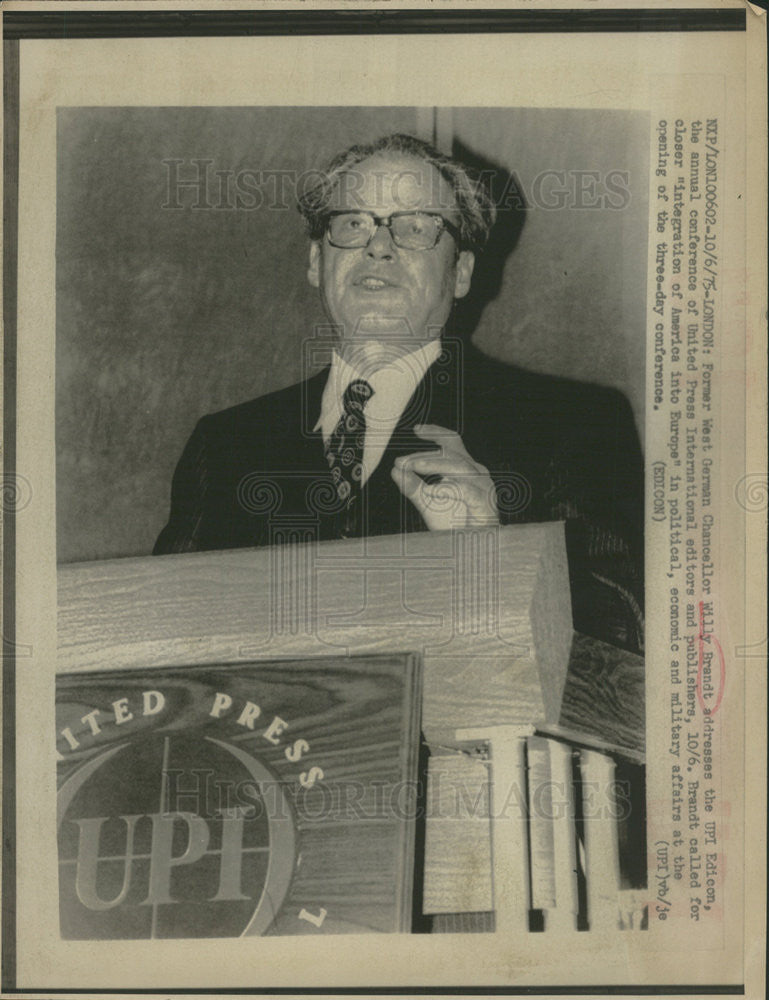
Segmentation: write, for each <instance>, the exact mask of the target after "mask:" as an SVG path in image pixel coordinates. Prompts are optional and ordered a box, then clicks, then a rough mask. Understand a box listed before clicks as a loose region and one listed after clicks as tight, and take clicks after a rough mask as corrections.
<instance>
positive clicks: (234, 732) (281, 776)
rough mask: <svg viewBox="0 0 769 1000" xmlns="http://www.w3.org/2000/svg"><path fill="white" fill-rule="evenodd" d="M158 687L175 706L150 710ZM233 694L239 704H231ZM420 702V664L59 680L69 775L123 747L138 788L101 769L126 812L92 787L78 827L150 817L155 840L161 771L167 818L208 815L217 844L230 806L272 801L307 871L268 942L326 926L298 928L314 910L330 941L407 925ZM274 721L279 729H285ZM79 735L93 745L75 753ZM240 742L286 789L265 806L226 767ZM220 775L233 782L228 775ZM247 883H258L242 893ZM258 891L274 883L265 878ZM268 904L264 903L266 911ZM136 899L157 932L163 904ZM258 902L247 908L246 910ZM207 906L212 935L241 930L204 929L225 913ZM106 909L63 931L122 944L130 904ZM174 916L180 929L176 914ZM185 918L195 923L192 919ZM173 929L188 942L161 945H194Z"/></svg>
mask: <svg viewBox="0 0 769 1000" xmlns="http://www.w3.org/2000/svg"><path fill="white" fill-rule="evenodd" d="M148 690H151V691H157V692H160V693H161V694H162V699H163V701H162V706H161V709H160V710H159V711H157V712H155V713H150V714H146V713H145V712H144V711H143V709H144V707H145V702H144V699H143V692H145V691H148ZM223 695H226V698H227V699H231V702H230V703H229V704H228V703H227V701H226V700H225V699H223V698H222V696H223ZM217 699H219V701H218V703H219V706H220V707H219V708H218V709H217V707H216V706H217ZM420 700H421V671H420V669H419V664H418V661H417V658H416V657H414V656H411V655H394V654H393V655H384V656H363V657H359V658H353V659H350V658H345V657H326V658H323V659H316V660H312V661H301V660H300V661H281V662H274V661H271V662H270V661H268V662H264V663H242V664H238V665H235V666H233V665H221V666H195V667H191V666H186V667H181V668H180V667H176V668H168V669H165V670H153V671H147V670H128V671H122V670H121V671H120V672H119V673H116V672H115V671H112V670H109V671H97V672H95V673H88V674H85V673H80V674H69V675H60V676H59V678H58V685H57V734H58V749H59V752H60V754H61V757H62V760H61V761H60V764H59V779H60V782H64V781H66V779H67V778H68V777H69V776H70V775H72V774H76V773H77V771H78V769H79V768H80V767H81V766H82V765H83V764H84V763H85V762H87V761H89V760H92V759H94V758H98V757H99V756H100V755H101V754H102V753H103V752H104V751H105V750H108V749H110V748H112V747H114V748H122V750H121V754H120V756H119V757H115V761H117V762H119V761H120V760H122V761H123V763H122V764H120V763H118V766H119V767H121V768H122V770H121V772H120V773H121V774H122V775H123V780H124V782H125V787H124V788H121V789H120V790H119V791H118V792H117V793H115V792H114V791H112V790H111V788H110V785H109V780H108V777H109V776H107V777H106V778H105V777H103V776H102V777H101V779H100V780H101V785H100V786H99V787H101V789H102V793H103V794H105V795H106V796H107V801H108V802H112V803H113V805H114V804H115V803H116V804H117V812H116V813H113V812H110V809H109V808H108V807H107V806H105V804H104V802H103V801H102V799H100V798H99V792H98V788H96V789H93V790H92V789H90V787H89V791H88V794H87V795H86V797H85V798H82V793H81V800H79V801H78V803H77V806H78V807H79V809H80V810H81V811H78V809H77V808H76V810H75V816H76V818H78V819H79V818H80V816H82V815H98V816H101V815H106V816H110V815H113V814H114V815H122V814H123V813H136V814H139V815H142V819H141V820H140V821H139V826H138V827H137V829H138V830H140V831H141V830H142V829H144V828H143V827H142V826H141V824H142V823H144V827H147V826H148V824H149V822H150V818H151V817H150V815H147V816H146V818H144V814H151V813H153V812H155V811H156V809H157V805H158V794H159V793H158V792H157V790H156V789H154V785H153V782H155V781H157V782H158V783H159V782H160V781H161V777H162V781H163V782H165V785H163V786H162V787H164V788H165V789H166V792H165V795H167V796H170V797H169V798H168V800H167V801H166V802H165V803H164V804H163V807H162V808H163V811H168V812H170V813H172V814H174V813H177V812H179V811H182V812H184V811H190V812H191V813H192V814H194V815H195V816H202V817H203V819H204V820H205V821H206V822H207V823H208V824H209V826H210V827H211V830H212V837H214V838H215V837H216V836H217V829H218V826H217V823H218V822H219V820H218V818H217V817H219V816H220V815H221V812H222V810H223V809H227V810H232V809H236V810H237V809H251V810H253V808H254V802H263V803H264V806H263V808H264V809H265V810H266V816H268V817H272V816H273V815H274V816H275V817H276V818H278V819H279V820H282V819H283V817H284V816H287V815H288V814H289V813H290V816H291V820H292V822H293V827H294V829H295V831H296V833H295V836H296V860H295V867H294V874H293V878H292V881H291V886H290V889H288V895H287V896H286V899H285V902H284V903H283V905H282V907H281V909H280V913H279V915H278V917H277V919H276V920H274V922H273V923H272V924H271V925H270V927H269V933H271V934H306V933H318V930H319V929H318V928H316V927H315V926H314V925H313V924H312V923H311V922H308V921H307V920H303V919H300V917H299V913H300V911H301V910H302V908H303V907H307V908H308V909H311V910H312V912H314V913H317V912H319V911H320V909H321V908H324V909H326V911H327V920H326V921H324V923H323V927H322V932H323V933H349V932H356V931H357V932H365V931H380V932H381V931H390V932H397V931H401V932H402V931H408V930H409V929H410V927H411V902H412V885H413V866H414V813H413V811H412V812H411V813H409V811H408V807H409V805H410V803H409V795H408V793H409V792H411V793H412V796H413V795H414V793H415V789H416V782H417V762H418V756H419V706H420ZM116 702H117V703H118V706H119V708H118V714H119V715H121V716H122V718H121V720H120V721H118V716H116V709H115V703H116ZM156 702H158V703H159V699H157V698H156ZM249 703H250V705H251V706H258V712H259V714H258V716H256V717H254V718H252V719H251V720H250V721H249V720H248V718H246V720H245V721H244V717H243V716H242V712H243V709H244V708H245V707H246V706H248V705H249ZM253 711H254V710H253V708H251V712H252V713H253ZM93 712H96V713H98V714H97V715H96V716H91V718H92V719H93V718H95V720H96V729H97V731H94V727H93V726H92V725H91V722H89V721H88V719H89V713H93ZM275 717H278V718H279V719H280V720H281V725H279V727H278V729H277V730H275V731H271V730H270V726H271V725H272V724H273V721H274V719H275ZM65 727H67V732H66V735H63V734H62V730H64V728H65ZM265 734H267V735H265ZM270 734H271V735H270ZM300 738H301V739H303V740H305V741H306V743H307V744H308V746H307V749H306V750H305V751H304V753H303V756H302V757H301V759H300V760H295V759H289V756H288V755H287V754H286V750H287V749H290V748H292V747H293V744H294V741H295V740H297V739H300ZM73 742H76V743H78V744H79V746H77V747H75V748H73V747H72V743H73ZM162 746H165V747H166V755H163V754H162V753H161V749H162ZM217 747H219V748H220V749H219V750H217V749H216V748H217ZM168 748H170V751H169V749H168ZM212 748H213V753H212ZM232 748H234V749H235V752H237V751H238V750H240V751H245V752H246V753H247V754H249V755H250V757H252V758H256V759H257V760H258V761H259V762H260V765H261V766H264V767H266V769H267V772H269V774H270V775H271V776H272V778H271V781H272V782H274V783H275V784H274V787H269V788H268V787H266V786H264V785H262V786H260V787H261V795H262V796H263V798H262V799H258V798H257V795H256V792H255V791H254V784H253V782H249V781H243V780H242V778H241V779H240V780H237V779H236V778H234V777H232V776H233V775H235V776H237V774H239V773H240V772H239V771H238V769H237V765H234V766H233V764H232V763H230V764H229V765H228V761H232V758H231V757H230V756H229V755H230V753H231V752H232ZM217 754H218V756H217ZM126 759H127V760H128V765H127V764H126V763H125V760H126ZM169 759H170V764H169V765H166V764H164V765H163V766H162V767H161V766H160V761H161V760H163V761H166V760H169ZM217 761H218V762H219V770H217V769H216V768H217ZM131 762H133V766H130V765H131ZM166 766H169V767H172V769H173V770H172V771H171V772H169V773H172V774H173V779H169V778H166V777H164V775H165V773H166ZM313 766H317V767H321V768H322V772H323V773H322V775H321V777H320V780H318V781H317V783H316V784H314V785H313V786H312V787H311V788H309V789H303V788H302V786H301V783H300V775H301V773H302V772H304V773H305V774H307V773H308V772H309V769H310V768H311V767H313ZM222 768H223V770H222ZM241 770H242V769H241ZM244 773H245V772H244ZM99 774H100V775H101V774H102V771H100V772H99ZM222 774H224V775H225V776H227V781H225V782H222V781H221V780H218V779H221V776H222ZM206 775H207V777H206ZM170 780H173V782H174V784H173V787H172V788H170V786H169V785H168V781H170ZM105 781H106V782H107V784H106V785H105ZM217 781H218V783H217ZM160 787H161V785H160V784H158V788H160ZM169 788H170V791H169ZM105 789H107V790H106V791H105ZM403 790H405V792H406V794H403ZM225 794H226V801H225V800H224V798H223V795H225ZM163 797H164V796H163V795H161V799H162V798H163ZM399 807H400V808H399ZM261 808H262V807H260V809H261ZM260 809H257V811H256V814H255V815H254V816H253V818H246V819H245V820H244V823H245V827H246V832H245V833H244V835H243V836H244V838H245V839H246V840H247V839H248V837H249V836H250V837H251V839H252V840H253V839H254V838H255V837H256V838H257V839H259V838H260V837H261V842H265V843H266V842H270V843H271V842H272V839H271V838H272V837H273V836H276V835H277V836H280V834H279V833H277V834H276V833H275V832H274V830H272V823H271V824H270V826H269V828H268V827H267V823H266V819H265V814H264V813H262V812H261V811H260ZM82 810H85V811H82ZM94 810H95V813H94ZM110 822H113V821H110ZM68 825H69V827H70V829H64V832H63V834H62V836H63V838H64V839H63V841H60V851H62V853H63V854H64V855H65V857H69V859H70V860H69V862H68V864H69V865H70V866H71V865H72V864H73V863H74V859H75V857H76V856H77V851H78V847H77V836H76V827H75V824H74V823H69V824H68ZM65 826H66V824H65ZM262 827H264V828H265V829H264V830H262ZM275 829H278V828H275ZM260 830H261V833H260ZM270 831H272V832H270ZM137 836H138V835H137ZM119 843H122V841H121V839H120V838H118V844H119ZM178 850H179V848H177V851H178ZM222 864H223V862H222ZM69 871H73V869H72V868H71V867H69V868H68V867H67V864H66V863H65V867H64V872H65V876H66V874H67V872H69ZM182 871H183V869H182ZM196 872H197V869H196ZM137 881H139V879H137ZM249 884H251V883H249V881H248V878H247V876H246V875H245V874H244V876H243V885H244V887H246V886H247V885H249ZM254 884H256V885H257V886H259V885H260V883H259V879H258V877H257V878H256V882H255V883H254ZM259 891H261V888H259ZM107 898H109V896H107ZM258 898H259V896H258V895H257V896H255V897H254V900H252V901H251V907H252V909H253V907H254V906H255V905H256V901H257V900H258ZM134 903H135V904H136V905H133V906H129V911H130V915H131V919H135V920H137V921H139V922H141V920H143V923H144V926H145V931H146V929H147V927H148V926H149V923H148V918H149V908H148V907H147V906H146V905H141V899H140V897H139V898H137V899H135V900H134ZM218 905H219V906H220V907H221V905H222V904H218ZM244 905H245V906H246V908H247V906H248V903H247V902H244ZM196 906H197V910H198V911H200V912H201V913H203V917H197V918H196V919H197V920H198V923H199V925H200V927H199V929H200V930H202V932H203V933H202V936H206V937H208V936H211V935H212V934H217V933H227V932H226V930H224V931H217V930H216V929H215V928H214V929H212V926H210V925H209V923H207V922H206V919H209V920H210V919H211V913H210V911H211V905H210V904H207V903H205V902H198V903H197V904H196ZM167 910H168V911H170V910H173V907H167ZM70 911H71V912H73V913H75V916H77V915H78V914H80V913H82V909H77V907H75V910H74V911H73V910H71V908H70ZM121 911H123V912H121ZM205 914H208V918H206V917H205ZM85 916H86V917H87V916H88V914H85ZM98 916H99V920H98V921H95V924H94V926H93V927H92V926H91V925H90V922H89V924H88V927H87V928H86V931H85V932H82V931H81V930H80V928H79V927H78V925H77V921H76V920H75V918H74V917H73V918H71V919H70V924H74V932H73V933H70V934H68V935H65V936H74V937H86V938H88V937H92V936H96V937H102V936H104V937H108V938H109V937H119V936H124V935H123V934H121V933H114V932H113V933H111V932H110V930H111V924H110V921H113V922H114V924H115V927H116V928H119V927H120V926H122V924H121V921H123V920H124V919H126V917H125V909H124V907H119V908H117V909H115V910H112V911H109V912H108V913H107V914H106V915H104V914H99V915H98ZM140 918H141V919H140ZM166 919H167V920H168V921H173V920H174V919H175V916H174V914H169V915H168V916H167V918H166ZM180 919H181V920H182V922H183V921H184V914H182V915H181V917H180ZM214 924H216V921H214ZM227 926H229V925H225V927H227ZM167 929H168V930H170V931H172V932H173V931H175V933H170V934H169V933H166V934H164V935H161V936H184V934H181V935H180V934H179V931H178V928H176V927H175V925H174V924H173V923H172V922H171V923H169V924H168V925H167ZM100 930H101V931H102V932H103V933H100V932H99V931H100ZM193 930H194V928H193V927H189V928H187V931H186V933H187V934H188V935H191V936H198V934H195V933H192V932H193ZM236 930H237V928H236ZM232 933H233V930H232V929H230V935H232ZM128 936H132V935H128ZM136 936H147V933H143V934H137V935H136ZM152 936H154V935H152Z"/></svg>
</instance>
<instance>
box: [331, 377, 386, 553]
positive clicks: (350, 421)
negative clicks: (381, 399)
mask: <svg viewBox="0 0 769 1000" xmlns="http://www.w3.org/2000/svg"><path fill="white" fill-rule="evenodd" d="M373 395H374V390H373V389H372V388H371V386H370V385H369V384H368V382H366V381H364V380H363V379H354V380H353V381H352V382H350V384H349V385H348V386H347V388H346V389H345V391H344V396H343V397H342V416H341V417H340V418H339V423H338V424H337V425H336V427H335V428H334V433H333V434H332V435H331V437H330V438H329V440H328V444H327V445H326V461H327V462H328V465H329V468H330V470H331V478H332V480H333V482H334V487H335V489H336V493H337V496H338V497H339V499H340V500H342V501H343V502H344V505H345V514H344V518H343V520H344V524H343V525H342V534H343V536H349V535H351V534H354V533H355V527H354V513H353V508H354V506H355V501H356V499H357V497H358V495H359V493H360V489H361V478H362V476H363V445H364V441H365V438H366V418H365V417H364V416H363V408H364V406H365V405H366V403H367V402H368V401H369V400H370V399H371V397H372V396H373Z"/></svg>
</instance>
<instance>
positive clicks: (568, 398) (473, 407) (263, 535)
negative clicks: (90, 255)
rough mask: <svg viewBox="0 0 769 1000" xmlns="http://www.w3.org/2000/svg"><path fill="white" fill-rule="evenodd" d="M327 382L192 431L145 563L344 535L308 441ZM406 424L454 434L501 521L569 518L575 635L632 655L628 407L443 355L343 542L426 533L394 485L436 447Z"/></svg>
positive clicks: (318, 450) (638, 554) (612, 395)
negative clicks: (396, 474)
mask: <svg viewBox="0 0 769 1000" xmlns="http://www.w3.org/2000/svg"><path fill="white" fill-rule="evenodd" d="M326 378H327V369H326V370H324V371H321V372H320V373H318V374H317V375H314V376H313V377H311V378H309V379H307V380H306V381H304V382H300V383H298V384H296V385H292V386H289V387H288V388H286V389H281V390H279V391H277V392H273V393H270V394H268V395H266V396H262V397H260V398H258V399H254V400H251V401H250V402H247V403H243V404H241V405H239V406H234V407H232V408H230V409H227V410H224V411H222V412H220V413H215V414H212V415H209V416H206V417H203V418H202V419H201V420H200V421H199V423H198V425H197V426H196V428H195V430H194V432H193V434H192V437H191V438H190V440H189V442H188V443H187V446H186V447H185V449H184V452H183V454H182V457H181V459H180V461H179V464H178V467H177V469H176V472H175V474H174V479H173V485H172V492H171V512H170V517H169V520H168V523H167V525H166V526H165V528H163V530H162V531H161V533H160V536H159V537H158V540H157V542H156V545H155V549H154V552H155V554H163V553H171V552H190V551H197V550H201V549H227V548H238V547H242V546H261V545H272V544H281V543H283V542H285V541H289V540H298V541H308V540H314V539H317V540H324V539H331V538H340V537H342V527H341V525H342V519H341V515H342V512H341V510H340V507H341V505H340V503H339V502H338V500H337V499H336V495H335V492H334V490H333V486H332V483H331V477H330V473H329V471H328V468H327V465H326V461H325V458H324V452H323V441H322V437H321V433H320V431H314V430H313V428H314V426H315V424H316V422H317V420H318V416H319V414H320V406H321V396H322V393H323V388H324V386H325V383H326ZM416 423H433V424H439V425H441V426H444V427H449V428H451V429H454V430H457V431H458V432H459V433H460V435H461V437H462V440H463V441H464V444H465V447H466V448H467V451H468V452H469V454H470V455H471V456H472V457H473V459H475V460H476V461H477V462H480V463H482V464H483V465H485V466H486V467H487V468H488V469H489V471H490V473H491V476H492V478H493V480H494V482H495V484H496V487H497V494H498V506H499V510H500V520H501V522H502V523H503V524H511V523H515V522H528V521H549V520H566V522H567V547H568V552H569V563H570V574H571V582H572V601H573V614H574V619H575V627H576V628H577V629H579V630H580V631H583V632H587V633H588V634H591V635H597V636H598V637H599V638H604V639H607V640H609V641H613V642H615V643H619V644H621V645H623V646H627V647H629V648H632V649H640V648H641V644H642V632H641V612H640V606H641V604H642V600H643V584H642V579H643V578H642V565H643V561H642V559H643V557H642V535H643V465H642V461H641V456H640V450H639V446H638V439H637V435H636V431H635V427H634V423H633V419H632V415H631V412H630V409H629V407H628V405H627V403H626V401H625V399H624V397H623V396H622V395H621V394H619V393H617V392H615V391H613V390H608V389H602V388H599V387H597V386H593V385H584V384H580V383H576V382H571V381H569V380H566V379H560V378H553V377H549V376H544V375H537V374H533V373H531V372H526V371H523V370H520V369H516V368H513V367H510V366H508V365H504V364H501V363H499V362H496V361H493V360H491V359H490V358H488V357H487V356H486V355H483V354H481V353H480V352H479V351H477V350H476V349H475V348H473V347H467V346H464V345H462V344H460V343H458V342H457V343H449V344H447V345H446V349H445V350H444V352H443V353H442V355H441V357H440V358H439V359H438V361H437V362H436V363H435V364H434V365H433V366H432V367H431V368H430V370H429V371H428V374H427V376H426V378H425V380H424V381H423V383H422V384H421V385H420V387H419V389H418V391H417V393H416V394H415V396H414V397H413V398H412V400H411V401H410V403H409V405H408V406H407V407H406V410H405V412H404V414H403V417H402V418H401V421H400V423H399V425H398V426H397V427H396V430H395V432H394V433H393V437H392V439H391V441H390V444H389V446H388V448H387V450H386V451H385V454H384V456H383V458H382V461H381V462H380V464H379V466H378V467H377V469H376V470H375V472H374V473H373V475H372V476H371V478H370V479H369V481H368V482H367V483H366V486H365V487H364V489H363V491H362V494H361V498H360V509H359V517H358V523H357V526H355V528H354V531H353V533H357V534H391V533H396V532H401V531H406V532H410V531H420V530H425V524H424V522H423V521H422V518H421V516H420V515H419V513H418V512H417V510H416V508H415V507H414V506H413V504H411V503H410V501H408V500H406V499H405V497H403V495H402V494H401V492H400V490H399V489H398V487H397V486H396V485H395V483H394V482H393V480H392V478H391V476H390V471H391V469H392V464H393V460H394V459H395V457H396V456H397V455H399V454H410V453H412V452H414V451H418V450H425V449H426V448H433V447H434V446H433V445H430V444H426V443H425V442H424V441H423V440H422V439H420V438H418V437H417V436H416V434H415V433H414V431H413V429H412V428H413V426H414V424H416ZM348 527H349V526H348Z"/></svg>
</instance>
